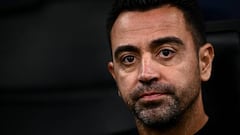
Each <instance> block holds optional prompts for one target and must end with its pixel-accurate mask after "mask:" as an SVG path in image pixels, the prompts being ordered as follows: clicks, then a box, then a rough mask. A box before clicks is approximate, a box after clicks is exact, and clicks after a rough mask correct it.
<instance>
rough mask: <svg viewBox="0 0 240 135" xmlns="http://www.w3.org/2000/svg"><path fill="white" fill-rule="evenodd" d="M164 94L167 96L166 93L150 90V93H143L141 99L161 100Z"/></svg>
mask: <svg viewBox="0 0 240 135" xmlns="http://www.w3.org/2000/svg"><path fill="white" fill-rule="evenodd" d="M164 96H166V93H156V92H148V93H143V94H142V95H141V96H140V97H139V100H141V101H145V102H147V101H148V102H149V101H156V100H161V99H162V98H163V97H164Z"/></svg>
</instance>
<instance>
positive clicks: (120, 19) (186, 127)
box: [107, 0, 214, 135]
mask: <svg viewBox="0 0 240 135" xmlns="http://www.w3.org/2000/svg"><path fill="white" fill-rule="evenodd" d="M107 30H108V34H109V41H110V44H111V51H112V61H111V62H109V64H108V69H109V71H110V73H111V75H112V76H113V78H114V79H115V81H116V83H117V86H118V89H119V95H120V96H121V97H122V99H123V101H124V102H125V103H126V104H127V106H128V107H129V109H130V110H131V111H132V113H133V115H134V118H135V121H136V127H137V131H136V134H137V133H138V134H140V135H160V134H161V135H193V134H206V133H205V132H206V131H208V129H207V128H208V127H207V125H208V124H207V123H208V121H209V118H208V115H207V114H206V113H205V110H204V105H203V100H202V88H201V83H202V82H203V81H207V80H208V79H209V78H210V75H211V69H212V61H213V58H214V49H213V47H212V45H211V44H210V43H207V42H206V38H205V35H204V25H203V21H202V19H201V14H200V12H199V9H198V5H197V2H196V1H195V0H116V1H115V3H114V4H113V9H112V11H111V13H110V16H109V19H108V23H107ZM126 134H127V133H126Z"/></svg>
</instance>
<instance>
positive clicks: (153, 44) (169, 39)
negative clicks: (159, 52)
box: [150, 36, 184, 50]
mask: <svg viewBox="0 0 240 135" xmlns="http://www.w3.org/2000/svg"><path fill="white" fill-rule="evenodd" d="M164 44H174V45H184V43H183V41H182V40H181V39H180V38H177V37H174V36H170V37H163V38H158V39H156V40H153V41H152V42H151V44H150V49H151V50H153V49H155V48H156V47H158V46H161V45H164Z"/></svg>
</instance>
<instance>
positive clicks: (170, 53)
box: [159, 49, 175, 59]
mask: <svg viewBox="0 0 240 135" xmlns="http://www.w3.org/2000/svg"><path fill="white" fill-rule="evenodd" d="M174 54H175V51H173V50H172V49H162V50H161V51H160V53H159V55H160V57H162V58H164V59H167V58H171V57H172V56H173V55H174Z"/></svg>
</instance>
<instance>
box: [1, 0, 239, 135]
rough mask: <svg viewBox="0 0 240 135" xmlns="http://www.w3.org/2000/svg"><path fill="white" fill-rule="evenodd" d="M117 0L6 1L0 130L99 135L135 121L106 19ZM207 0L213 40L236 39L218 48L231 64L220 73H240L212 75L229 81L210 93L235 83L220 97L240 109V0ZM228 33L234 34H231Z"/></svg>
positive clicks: (26, 134)
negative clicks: (115, 71)
mask: <svg viewBox="0 0 240 135" xmlns="http://www.w3.org/2000/svg"><path fill="white" fill-rule="evenodd" d="M111 1H112V0H101V1H100V0H99V1H97V0H21V1H20V0H1V1H0V47H1V48H0V62H1V64H0V105H1V106H0V123H1V125H2V126H1V130H0V134H2V135H16V134H18V135H42V134H44V135H77V134H80V135H81V134H84V135H99V134H107V133H110V132H113V131H120V130H125V129H128V128H132V127H134V122H133V120H132V116H131V114H130V113H129V112H128V111H127V109H126V108H125V106H124V105H123V103H122V101H121V99H120V98H119V97H118V96H117V90H116V86H115V83H114V81H113V80H112V78H111V76H110V74H109V73H108V71H107V62H108V61H109V60H110V52H109V48H108V42H107V38H106V33H105V19H106V16H107V13H108V10H109V8H110V5H111ZM199 2H200V6H201V7H202V9H203V12H204V16H205V20H206V25H207V32H208V33H209V35H210V36H209V37H210V38H209V40H211V41H213V42H217V43H218V42H221V43H222V42H227V43H224V46H227V48H228V45H227V44H228V43H231V44H233V45H232V46H230V48H231V49H230V52H229V53H226V54H225V55H221V57H220V56H217V58H218V57H219V59H217V60H216V63H217V64H219V63H221V64H222V63H223V64H222V65H225V66H221V68H219V69H217V70H216V71H215V70H214V71H213V72H214V73H213V76H214V77H215V78H225V79H227V80H229V79H233V81H230V82H229V84H228V83H226V82H225V79H224V80H221V81H220V83H219V82H215V79H212V80H210V83H209V84H207V86H206V89H219V88H227V89H224V90H223V91H222V92H216V90H215V91H210V92H209V93H210V94H211V95H215V96H216V97H217V95H218V94H219V93H220V94H222V95H224V94H226V90H228V91H231V92H227V93H230V94H228V96H229V97H228V98H230V99H232V100H229V102H224V103H223V104H219V102H217V101H215V102H213V104H212V105H213V106H214V104H218V105H219V108H222V106H228V108H230V109H233V108H234V109H235V110H238V109H239V106H238V105H239V100H238V98H239V96H240V92H239V90H240V89H239V88H240V87H239V83H238V82H239V81H238V79H237V78H236V76H239V67H240V65H239V64H238V63H239V54H240V52H239V46H240V45H239V30H240V28H239V26H240V25H239V24H240V23H239V22H240V14H239V13H240V8H239V4H240V1H239V0H199ZM216 33H217V38H216V37H215V36H216ZM219 33H220V38H218V37H219V35H218V34H219ZM225 33H227V36H230V38H227V39H226V40H225V39H224V38H225V37H226V36H225ZM221 34H222V35H221ZM219 39H222V40H221V41H219ZM221 43H220V44H221ZM222 50H224V49H222V48H221V47H219V51H218V52H219V54H222V52H221V51H222ZM223 56H224V57H223ZM232 57H234V58H233V59H232ZM235 57H236V58H235ZM216 67H217V66H216ZM229 67H233V68H229ZM229 71H231V72H230V73H229ZM218 73H221V74H220V75H218ZM223 75H225V76H226V77H223ZM216 83H217V84H218V87H217V88H214V86H215V85H213V84H216ZM221 83H222V84H225V86H224V87H222V86H221ZM229 89H230V90H229ZM233 91H234V92H233ZM214 99H215V98H214ZM216 99H218V98H216ZM221 99H222V98H221ZM207 100H209V99H207ZM227 103H230V104H231V105H229V104H227ZM210 105H211V104H210ZM210 105H207V107H208V106H209V108H211V106H210ZM234 109H233V110H234ZM209 111H210V113H211V114H213V115H214V114H215V111H212V110H211V109H209ZM232 114H235V115H238V112H235V113H234V112H233V113H232ZM219 117H222V116H220V115H219ZM226 119H228V118H226Z"/></svg>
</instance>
